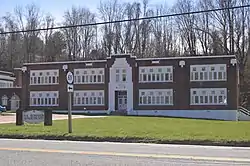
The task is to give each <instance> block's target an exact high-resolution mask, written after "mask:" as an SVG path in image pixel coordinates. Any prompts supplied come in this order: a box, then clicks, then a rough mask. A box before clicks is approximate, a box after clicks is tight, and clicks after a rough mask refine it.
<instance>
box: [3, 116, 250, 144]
mask: <svg viewBox="0 0 250 166" xmlns="http://www.w3.org/2000/svg"><path fill="white" fill-rule="evenodd" d="M67 131H68V130H67V120H57V121H53V126H51V127H44V126H43V125H42V124H39V125H30V124H25V125H24V126H15V124H1V125H0V135H1V136H3V135H23V136H54V137H62V136H63V137H71V138H72V137H78V138H82V139H83V140H84V138H86V137H88V138H91V139H96V140H98V139H105V138H112V139H117V140H123V139H128V138H130V139H136V140H140V141H141V142H145V141H146V142H164V141H166V142H169V141H184V140H185V141H210V142H218V143H225V142H228V141H235V142H241V141H245V142H249V143H250V122H235V121H215V120H214V121H213V120H194V119H178V118H158V117H116V116H111V117H104V118H86V119H74V120H73V133H72V134H68V133H67ZM137 142H138V141H137Z"/></svg>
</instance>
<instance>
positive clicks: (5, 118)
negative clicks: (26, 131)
mask: <svg viewBox="0 0 250 166" xmlns="http://www.w3.org/2000/svg"><path fill="white" fill-rule="evenodd" d="M101 117H105V116H85V115H72V119H76V118H101ZM52 119H53V120H63V119H68V115H59V114H53V116H52ZM3 123H16V114H14V113H4V114H2V115H0V124H3Z"/></svg>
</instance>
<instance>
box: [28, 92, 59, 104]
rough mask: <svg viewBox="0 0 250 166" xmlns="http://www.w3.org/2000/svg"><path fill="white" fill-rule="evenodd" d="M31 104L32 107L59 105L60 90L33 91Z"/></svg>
mask: <svg viewBox="0 0 250 166" xmlns="http://www.w3.org/2000/svg"><path fill="white" fill-rule="evenodd" d="M30 106H32V107H48V106H49V107H56V106H59V91H31V92H30Z"/></svg>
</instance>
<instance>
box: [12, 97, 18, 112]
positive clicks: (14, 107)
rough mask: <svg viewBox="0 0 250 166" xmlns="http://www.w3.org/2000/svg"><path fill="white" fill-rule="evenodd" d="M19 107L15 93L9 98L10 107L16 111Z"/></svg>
mask: <svg viewBox="0 0 250 166" xmlns="http://www.w3.org/2000/svg"><path fill="white" fill-rule="evenodd" d="M19 107H20V99H19V97H18V96H17V95H13V96H12V97H11V99H10V109H11V110H12V111H16V110H17V109H18V108H19Z"/></svg>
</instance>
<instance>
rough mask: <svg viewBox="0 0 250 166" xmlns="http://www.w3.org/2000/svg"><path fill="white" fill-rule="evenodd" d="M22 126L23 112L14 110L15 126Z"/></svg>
mask: <svg viewBox="0 0 250 166" xmlns="http://www.w3.org/2000/svg"><path fill="white" fill-rule="evenodd" d="M22 125H23V110H21V109H18V110H16V126H22Z"/></svg>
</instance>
